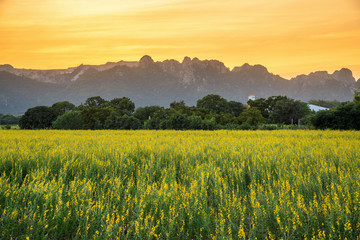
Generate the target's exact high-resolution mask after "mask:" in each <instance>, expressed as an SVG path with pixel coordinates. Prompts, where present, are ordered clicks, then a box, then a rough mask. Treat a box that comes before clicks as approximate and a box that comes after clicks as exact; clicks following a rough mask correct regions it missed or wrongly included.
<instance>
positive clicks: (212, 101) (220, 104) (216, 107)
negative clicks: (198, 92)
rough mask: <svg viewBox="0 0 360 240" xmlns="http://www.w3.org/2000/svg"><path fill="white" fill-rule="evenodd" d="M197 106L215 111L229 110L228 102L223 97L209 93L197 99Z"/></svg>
mask: <svg viewBox="0 0 360 240" xmlns="http://www.w3.org/2000/svg"><path fill="white" fill-rule="evenodd" d="M196 106H197V107H198V108H204V109H207V110H210V111H213V112H215V113H221V112H229V103H228V102H227V100H226V99H225V98H222V97H220V96H219V95H216V94H210V95H207V96H205V97H203V98H202V99H199V100H198V101H197V103H196Z"/></svg>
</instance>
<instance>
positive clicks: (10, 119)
mask: <svg viewBox="0 0 360 240" xmlns="http://www.w3.org/2000/svg"><path fill="white" fill-rule="evenodd" d="M18 123H19V118H17V117H15V116H13V115H11V114H6V115H3V114H0V124H6V125H11V124H18Z"/></svg>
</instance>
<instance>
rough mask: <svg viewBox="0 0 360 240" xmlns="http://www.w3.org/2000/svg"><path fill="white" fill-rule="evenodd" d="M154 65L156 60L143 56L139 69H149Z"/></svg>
mask: <svg viewBox="0 0 360 240" xmlns="http://www.w3.org/2000/svg"><path fill="white" fill-rule="evenodd" d="M153 64H154V60H153V59H152V58H151V57H150V56H149V55H145V56H143V57H142V58H141V59H140V61H139V67H141V68H148V67H150V66H152V65H153Z"/></svg>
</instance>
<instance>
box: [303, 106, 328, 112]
mask: <svg viewBox="0 0 360 240" xmlns="http://www.w3.org/2000/svg"><path fill="white" fill-rule="evenodd" d="M308 106H309V108H310V110H311V111H315V112H318V111H320V110H330V108H326V107H320V106H317V105H313V104H308Z"/></svg>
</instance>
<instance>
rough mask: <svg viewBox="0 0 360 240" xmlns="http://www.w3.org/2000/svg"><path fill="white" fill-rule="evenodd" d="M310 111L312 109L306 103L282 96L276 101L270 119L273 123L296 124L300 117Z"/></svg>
mask: <svg viewBox="0 0 360 240" xmlns="http://www.w3.org/2000/svg"><path fill="white" fill-rule="evenodd" d="M309 113H310V109H309V106H308V105H307V104H306V103H304V102H301V101H295V100H294V99H290V98H282V99H278V100H277V101H276V102H275V105H274V106H273V110H272V111H271V113H270V119H271V121H272V122H273V123H283V124H291V123H295V124H296V123H298V121H299V119H301V118H303V117H305V116H306V115H307V114H309Z"/></svg>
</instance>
